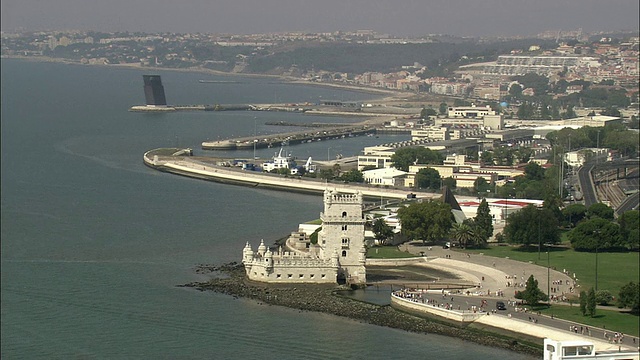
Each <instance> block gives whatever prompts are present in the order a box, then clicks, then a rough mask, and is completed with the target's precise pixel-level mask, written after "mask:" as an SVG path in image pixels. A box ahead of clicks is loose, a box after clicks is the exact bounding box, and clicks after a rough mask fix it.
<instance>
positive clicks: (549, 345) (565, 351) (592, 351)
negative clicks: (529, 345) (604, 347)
mask: <svg viewBox="0 0 640 360" xmlns="http://www.w3.org/2000/svg"><path fill="white" fill-rule="evenodd" d="M639 356H640V354H639V353H638V351H632V350H623V349H617V350H608V351H596V347H595V344H594V343H592V342H590V341H586V340H567V341H556V340H552V339H544V356H543V359H544V360H565V359H566V360H568V359H575V360H591V359H602V360H605V359H606V360H617V359H620V360H621V359H628V360H638V358H639Z"/></svg>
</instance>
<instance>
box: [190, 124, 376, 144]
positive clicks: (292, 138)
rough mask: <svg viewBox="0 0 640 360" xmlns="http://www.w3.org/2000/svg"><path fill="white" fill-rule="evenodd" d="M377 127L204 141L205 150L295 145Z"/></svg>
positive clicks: (373, 131)
mask: <svg viewBox="0 0 640 360" xmlns="http://www.w3.org/2000/svg"><path fill="white" fill-rule="evenodd" d="M375 132H376V129H375V127H372V126H369V125H359V126H340V127H333V128H324V129H323V130H318V131H308V130H307V131H298V132H290V133H285V134H275V135H268V136H248V137H242V138H235V139H227V140H219V141H204V142H202V149H203V150H233V149H243V148H244V149H249V148H253V147H254V146H255V147H256V148H266V147H273V146H280V145H281V144H284V145H295V144H302V143H305V142H314V141H322V140H326V139H332V138H346V137H354V136H360V135H366V134H374V133H375Z"/></svg>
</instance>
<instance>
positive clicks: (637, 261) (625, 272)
mask: <svg viewBox="0 0 640 360" xmlns="http://www.w3.org/2000/svg"><path fill="white" fill-rule="evenodd" d="M468 251H469V252H472V253H484V254H485V255H487V256H495V257H499V258H506V257H508V258H510V259H513V260H519V261H525V262H532V263H534V264H538V265H541V266H547V252H546V248H545V246H544V245H543V246H542V249H541V252H540V259H539V260H538V247H537V246H533V247H529V248H520V247H515V246H491V247H489V248H488V249H474V250H468ZM548 260H549V264H550V266H551V268H555V269H556V270H558V271H562V270H563V269H567V270H568V271H569V272H570V273H571V274H572V275H573V273H575V274H576V278H577V279H578V284H580V288H581V289H584V290H585V291H586V290H588V289H589V288H591V287H595V282H596V281H595V280H596V270H595V268H596V266H595V265H596V254H595V253H586V252H578V251H573V250H572V249H569V248H565V247H552V248H551V251H550V252H549V254H548ZM639 272H640V253H637V252H629V253H598V290H605V289H606V290H609V291H611V293H612V294H613V295H614V296H617V294H618V292H619V290H620V288H621V287H622V286H623V285H625V284H627V283H629V282H630V281H633V282H636V283H637V282H638V278H639V275H638V274H639Z"/></svg>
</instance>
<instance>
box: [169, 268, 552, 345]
mask: <svg viewBox="0 0 640 360" xmlns="http://www.w3.org/2000/svg"><path fill="white" fill-rule="evenodd" d="M196 272H198V273H206V272H218V273H220V275H224V276H222V277H215V278H213V279H211V280H209V281H207V282H192V283H188V284H184V285H179V286H180V287H190V288H194V289H197V290H200V291H215V292H218V293H222V294H226V295H230V296H233V297H236V298H247V299H252V300H255V301H258V302H260V303H262V304H265V305H276V306H285V307H288V308H292V309H298V310H301V311H315V312H321V313H326V314H331V315H336V316H342V317H346V318H350V319H354V320H357V321H362V322H366V323H368V324H373V325H378V326H386V327H390V328H395V329H401V330H405V331H410V332H416V333H423V334H439V335H445V336H452V337H456V338H460V339H463V340H467V341H472V342H475V343H478V344H482V345H487V346H493V347H500V348H504V349H509V350H511V351H516V352H520V353H526V354H530V355H535V356H541V355H542V352H541V348H540V347H536V346H533V345H528V344H524V343H521V342H518V341H517V340H515V339H512V338H509V337H501V336H498V335H494V334H491V333H488V332H485V331H482V330H478V329H470V328H467V327H465V326H462V325H460V324H455V323H447V322H444V321H438V320H435V319H427V318H421V317H419V316H415V315H411V314H409V313H405V312H402V311H399V310H396V309H394V308H392V307H391V306H388V305H387V306H380V305H375V304H370V303H366V302H361V301H357V300H354V299H351V298H348V297H344V296H340V295H339V291H340V290H348V289H345V288H344V287H338V286H327V285H325V286H317V285H299V284H297V285H296V286H295V287H293V286H285V285H278V286H275V285H266V284H260V283H252V282H249V281H247V280H246V278H245V270H244V267H243V266H242V265H240V264H237V263H230V264H226V265H223V266H220V267H216V266H205V265H201V266H198V267H197V269H196Z"/></svg>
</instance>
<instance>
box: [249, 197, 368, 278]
mask: <svg viewBox="0 0 640 360" xmlns="http://www.w3.org/2000/svg"><path fill="white" fill-rule="evenodd" d="M362 204H363V201H362V193H360V192H358V193H356V194H344V193H338V192H337V191H329V190H325V192H324V212H323V213H321V214H320V219H321V220H322V230H320V231H319V232H318V237H317V243H315V244H314V243H312V242H311V240H310V238H309V237H308V236H306V234H304V233H301V232H294V233H292V235H291V236H290V237H289V239H288V240H287V249H286V250H284V249H282V248H280V249H278V251H277V252H272V251H271V250H270V249H269V248H267V247H266V246H265V245H264V241H262V242H261V243H260V246H259V247H258V250H257V252H254V251H253V249H252V248H251V246H250V245H249V243H248V242H247V245H246V246H245V248H244V249H243V251H242V263H243V264H244V266H245V271H246V273H247V277H248V278H249V279H250V280H253V281H260V282H267V283H289V284H294V283H312V284H322V283H325V284H335V283H341V282H346V283H348V284H356V285H361V284H365V283H366V269H365V260H366V259H365V257H366V249H365V246H364V224H365V221H366V220H365V219H364V215H363V213H362Z"/></svg>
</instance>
